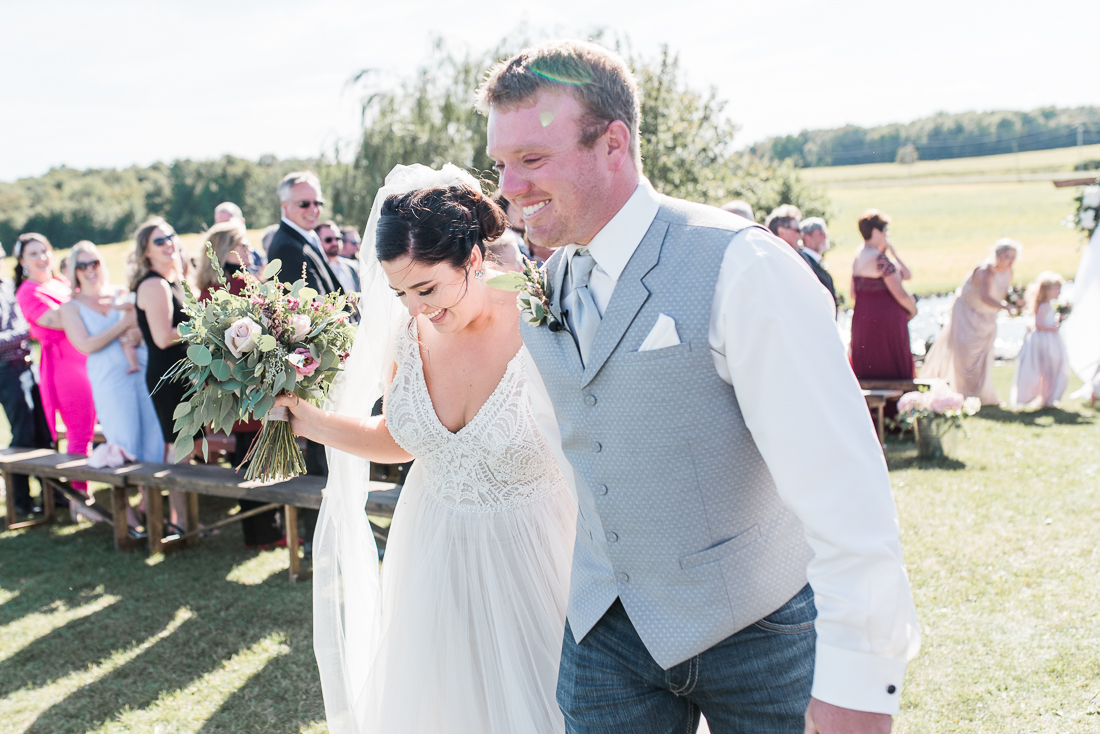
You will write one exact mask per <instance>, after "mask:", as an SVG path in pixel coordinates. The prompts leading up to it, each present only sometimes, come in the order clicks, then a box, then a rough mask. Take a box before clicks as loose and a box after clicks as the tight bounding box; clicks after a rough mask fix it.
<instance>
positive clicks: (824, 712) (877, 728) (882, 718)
mask: <svg viewBox="0 0 1100 734" xmlns="http://www.w3.org/2000/svg"><path fill="white" fill-rule="evenodd" d="M893 723H894V717H893V716H891V715H890V714H873V713H871V712H869V711H855V710H853V709H844V708H841V707H840V706H834V705H832V704H831V703H825V702H824V701H819V700H817V699H816V698H811V699H810V705H809V706H807V707H806V732H805V734H889V732H890V727H891V726H892V725H893Z"/></svg>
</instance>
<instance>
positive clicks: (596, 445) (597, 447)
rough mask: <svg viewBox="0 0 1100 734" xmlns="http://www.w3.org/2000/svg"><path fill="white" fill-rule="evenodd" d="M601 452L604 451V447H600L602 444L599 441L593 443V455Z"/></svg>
mask: <svg viewBox="0 0 1100 734" xmlns="http://www.w3.org/2000/svg"><path fill="white" fill-rule="evenodd" d="M601 451H603V446H600V442H599V441H593V442H592V453H594V454H598V453H600V452H601Z"/></svg>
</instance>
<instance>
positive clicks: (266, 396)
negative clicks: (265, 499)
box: [163, 243, 355, 481]
mask: <svg viewBox="0 0 1100 734" xmlns="http://www.w3.org/2000/svg"><path fill="white" fill-rule="evenodd" d="M207 256H208V257H210V258H211V262H212V264H213V265H214V272H216V273H221V269H222V268H221V264H220V263H219V262H218V261H217V258H216V256H215V255H214V252H213V249H212V248H211V247H210V244H209V243H207ZM281 267H282V263H281V262H280V261H279V260H272V261H271V262H270V263H269V264H268V265H267V267H266V268H265V269H264V271H263V274H262V277H263V278H264V280H266V281H267V282H260V281H259V280H258V279H256V278H255V277H254V276H252V275H250V274H248V273H241V274H240V275H239V276H238V277H243V278H244V279H245V281H246V284H245V287H244V290H243V291H242V292H241V294H240V295H232V294H231V293H229V291H228V290H224V287H225V285H226V281H225V279H224V277H221V276H219V279H220V283H221V285H222V287H223V288H222V289H218V290H215V291H214V292H213V294H212V297H211V298H210V299H209V300H208V301H205V302H200V301H199V300H198V299H197V298H195V295H194V293H193V292H192V291H191V289H190V288H188V287H187V285H186V282H185V283H184V290H185V291H186V300H185V304H184V310H185V312H186V313H187V315H188V316H189V317H190V318H189V320H188V321H185V322H183V323H181V324H180V325H179V333H180V338H181V339H182V340H183V341H184V342H186V343H187V344H188V347H187V359H184V360H180V361H179V362H177V363H176V364H175V365H174V366H173V367H172V369H171V370H169V372H168V373H167V374H165V376H164V378H163V380H187V381H189V382H190V383H191V386H190V388H189V389H188V391H187V393H185V395H184V400H183V402H181V403H180V404H179V406H178V407H177V408H176V411H175V414H174V418H175V421H176V422H175V426H174V428H175V430H176V441H175V447H174V448H175V456H176V460H177V461H181V460H183V459H185V458H187V457H188V456H190V455H191V453H192V452H193V451H194V447H195V441H194V437H195V436H196V435H198V434H199V433H201V432H202V431H203V428H204V427H205V426H207V425H209V426H210V427H211V428H212V430H213V431H215V432H217V431H222V432H224V433H225V434H226V435H228V434H229V433H230V432H231V431H232V429H233V424H234V423H236V422H237V421H239V420H249V419H250V418H261V417H262V418H264V426H263V429H262V430H261V431H260V433H259V435H258V436H257V437H256V440H255V441H254V442H253V444H252V446H251V447H250V448H249V452H248V455H247V457H246V458H245V461H246V462H247V463H248V469H247V470H246V472H245V478H246V479H248V480H252V479H260V480H262V481H270V480H274V479H282V478H289V477H293V476H297V475H299V474H302V473H304V472H305V461H304V459H303V457H302V453H301V450H300V449H299V448H298V444H297V443H296V442H295V440H294V435H293V433H292V432H291V430H290V424H289V422H288V420H287V417H286V415H285V409H282V410H281V411H279V412H281V413H283V415H276V411H272V407H273V405H274V403H275V397H276V396H278V395H279V394H281V393H286V394H292V395H297V396H298V397H299V398H301V399H302V400H308V401H309V402H311V403H313V404H314V405H320V404H321V403H322V402H323V401H324V398H325V395H326V394H327V392H328V389H329V387H330V386H331V385H332V381H333V380H334V379H335V377H336V375H337V374H338V373H339V372H340V370H341V369H342V368H343V364H344V362H345V360H347V358H348V355H349V354H350V352H351V345H352V341H353V340H354V338H355V329H354V327H353V326H352V325H351V324H350V323H349V320H348V319H349V315H350V314H349V312H348V310H347V309H348V306H349V304H351V303H352V302H353V297H350V298H349V297H348V296H346V295H344V294H342V293H340V292H336V293H330V294H328V295H326V296H324V297H323V298H322V297H319V296H318V293H317V291H315V290H314V289H312V288H310V287H308V286H307V285H306V282H305V280H304V279H301V280H298V281H297V282H295V283H294V284H292V285H288V284H286V283H282V282H279V281H275V280H271V279H272V278H273V277H274V276H275V275H276V274H277V273H278V272H279V269H280V268H281ZM202 450H203V456H204V457H205V458H208V452H209V447H208V445H207V441H206V437H205V436H203V439H202ZM239 468H240V467H238V469H239Z"/></svg>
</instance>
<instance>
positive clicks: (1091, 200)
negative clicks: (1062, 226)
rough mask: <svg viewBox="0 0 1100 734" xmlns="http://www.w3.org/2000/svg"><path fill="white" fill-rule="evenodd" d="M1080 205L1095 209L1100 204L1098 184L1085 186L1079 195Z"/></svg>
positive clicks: (1099, 186)
mask: <svg viewBox="0 0 1100 734" xmlns="http://www.w3.org/2000/svg"><path fill="white" fill-rule="evenodd" d="M1081 206H1083V207H1085V208H1086V209H1095V208H1096V207H1098V206H1100V185H1094V186H1086V187H1085V193H1084V194H1083V195H1082V197H1081Z"/></svg>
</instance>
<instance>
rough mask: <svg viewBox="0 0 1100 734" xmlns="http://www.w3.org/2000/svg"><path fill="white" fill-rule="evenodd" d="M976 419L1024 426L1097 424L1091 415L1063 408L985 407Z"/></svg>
mask: <svg viewBox="0 0 1100 734" xmlns="http://www.w3.org/2000/svg"><path fill="white" fill-rule="evenodd" d="M974 418H975V419H978V420H987V421H995V422H997V423H1018V424H1020V425H1023V426H1051V425H1058V426H1087V425H1092V424H1093V423H1095V422H1096V419H1095V418H1094V417H1093V416H1091V415H1086V414H1084V413H1077V412H1074V411H1072V410H1064V409H1062V408H1039V409H1038V410H1023V411H1019V412H1017V411H1014V410H1006V409H1005V408H1001V407H998V406H984V407H983V408H982V409H981V410H980V411H978V412H977V414H975V415H974Z"/></svg>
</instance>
